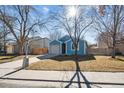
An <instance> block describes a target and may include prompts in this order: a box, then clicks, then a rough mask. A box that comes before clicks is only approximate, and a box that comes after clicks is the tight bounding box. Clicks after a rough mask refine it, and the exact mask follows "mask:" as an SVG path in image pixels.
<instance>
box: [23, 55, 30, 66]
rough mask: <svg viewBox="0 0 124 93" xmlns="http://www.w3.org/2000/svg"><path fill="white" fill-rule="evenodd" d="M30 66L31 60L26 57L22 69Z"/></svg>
mask: <svg viewBox="0 0 124 93" xmlns="http://www.w3.org/2000/svg"><path fill="white" fill-rule="evenodd" d="M28 66H29V58H27V57H24V58H23V64H22V68H26V67H28Z"/></svg>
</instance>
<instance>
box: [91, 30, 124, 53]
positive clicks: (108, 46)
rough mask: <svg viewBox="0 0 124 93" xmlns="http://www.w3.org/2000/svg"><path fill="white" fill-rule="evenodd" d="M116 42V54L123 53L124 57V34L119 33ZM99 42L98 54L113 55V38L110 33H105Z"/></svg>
mask: <svg viewBox="0 0 124 93" xmlns="http://www.w3.org/2000/svg"><path fill="white" fill-rule="evenodd" d="M115 40H116V44H115V46H116V53H121V54H123V55H124V39H123V36H122V34H121V33H118V34H117V36H116V39H115ZM97 41H98V42H97V45H98V48H97V52H98V54H107V55H110V54H111V53H112V38H111V35H110V34H109V33H108V32H104V33H102V34H100V35H99V37H98V40H97ZM93 50H95V49H93ZM99 51H100V52H99ZM97 52H96V53H97Z"/></svg>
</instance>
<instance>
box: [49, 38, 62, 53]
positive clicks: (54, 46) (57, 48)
mask: <svg viewBox="0 0 124 93" xmlns="http://www.w3.org/2000/svg"><path fill="white" fill-rule="evenodd" d="M49 54H56V55H59V54H61V42H59V41H57V40H54V41H52V42H50V45H49Z"/></svg>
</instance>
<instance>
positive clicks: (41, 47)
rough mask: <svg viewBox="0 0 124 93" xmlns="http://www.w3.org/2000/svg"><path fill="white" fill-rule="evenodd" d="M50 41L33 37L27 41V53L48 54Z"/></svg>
mask: <svg viewBox="0 0 124 93" xmlns="http://www.w3.org/2000/svg"><path fill="white" fill-rule="evenodd" d="M49 42H50V40H49V39H48V38H41V37H34V38H31V39H30V40H29V50H30V51H29V53H31V54H44V53H48V47H49Z"/></svg>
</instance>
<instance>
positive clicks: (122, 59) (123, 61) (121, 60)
mask: <svg viewBox="0 0 124 93" xmlns="http://www.w3.org/2000/svg"><path fill="white" fill-rule="evenodd" d="M116 59H117V60H119V61H123V62H124V59H121V58H116Z"/></svg>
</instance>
